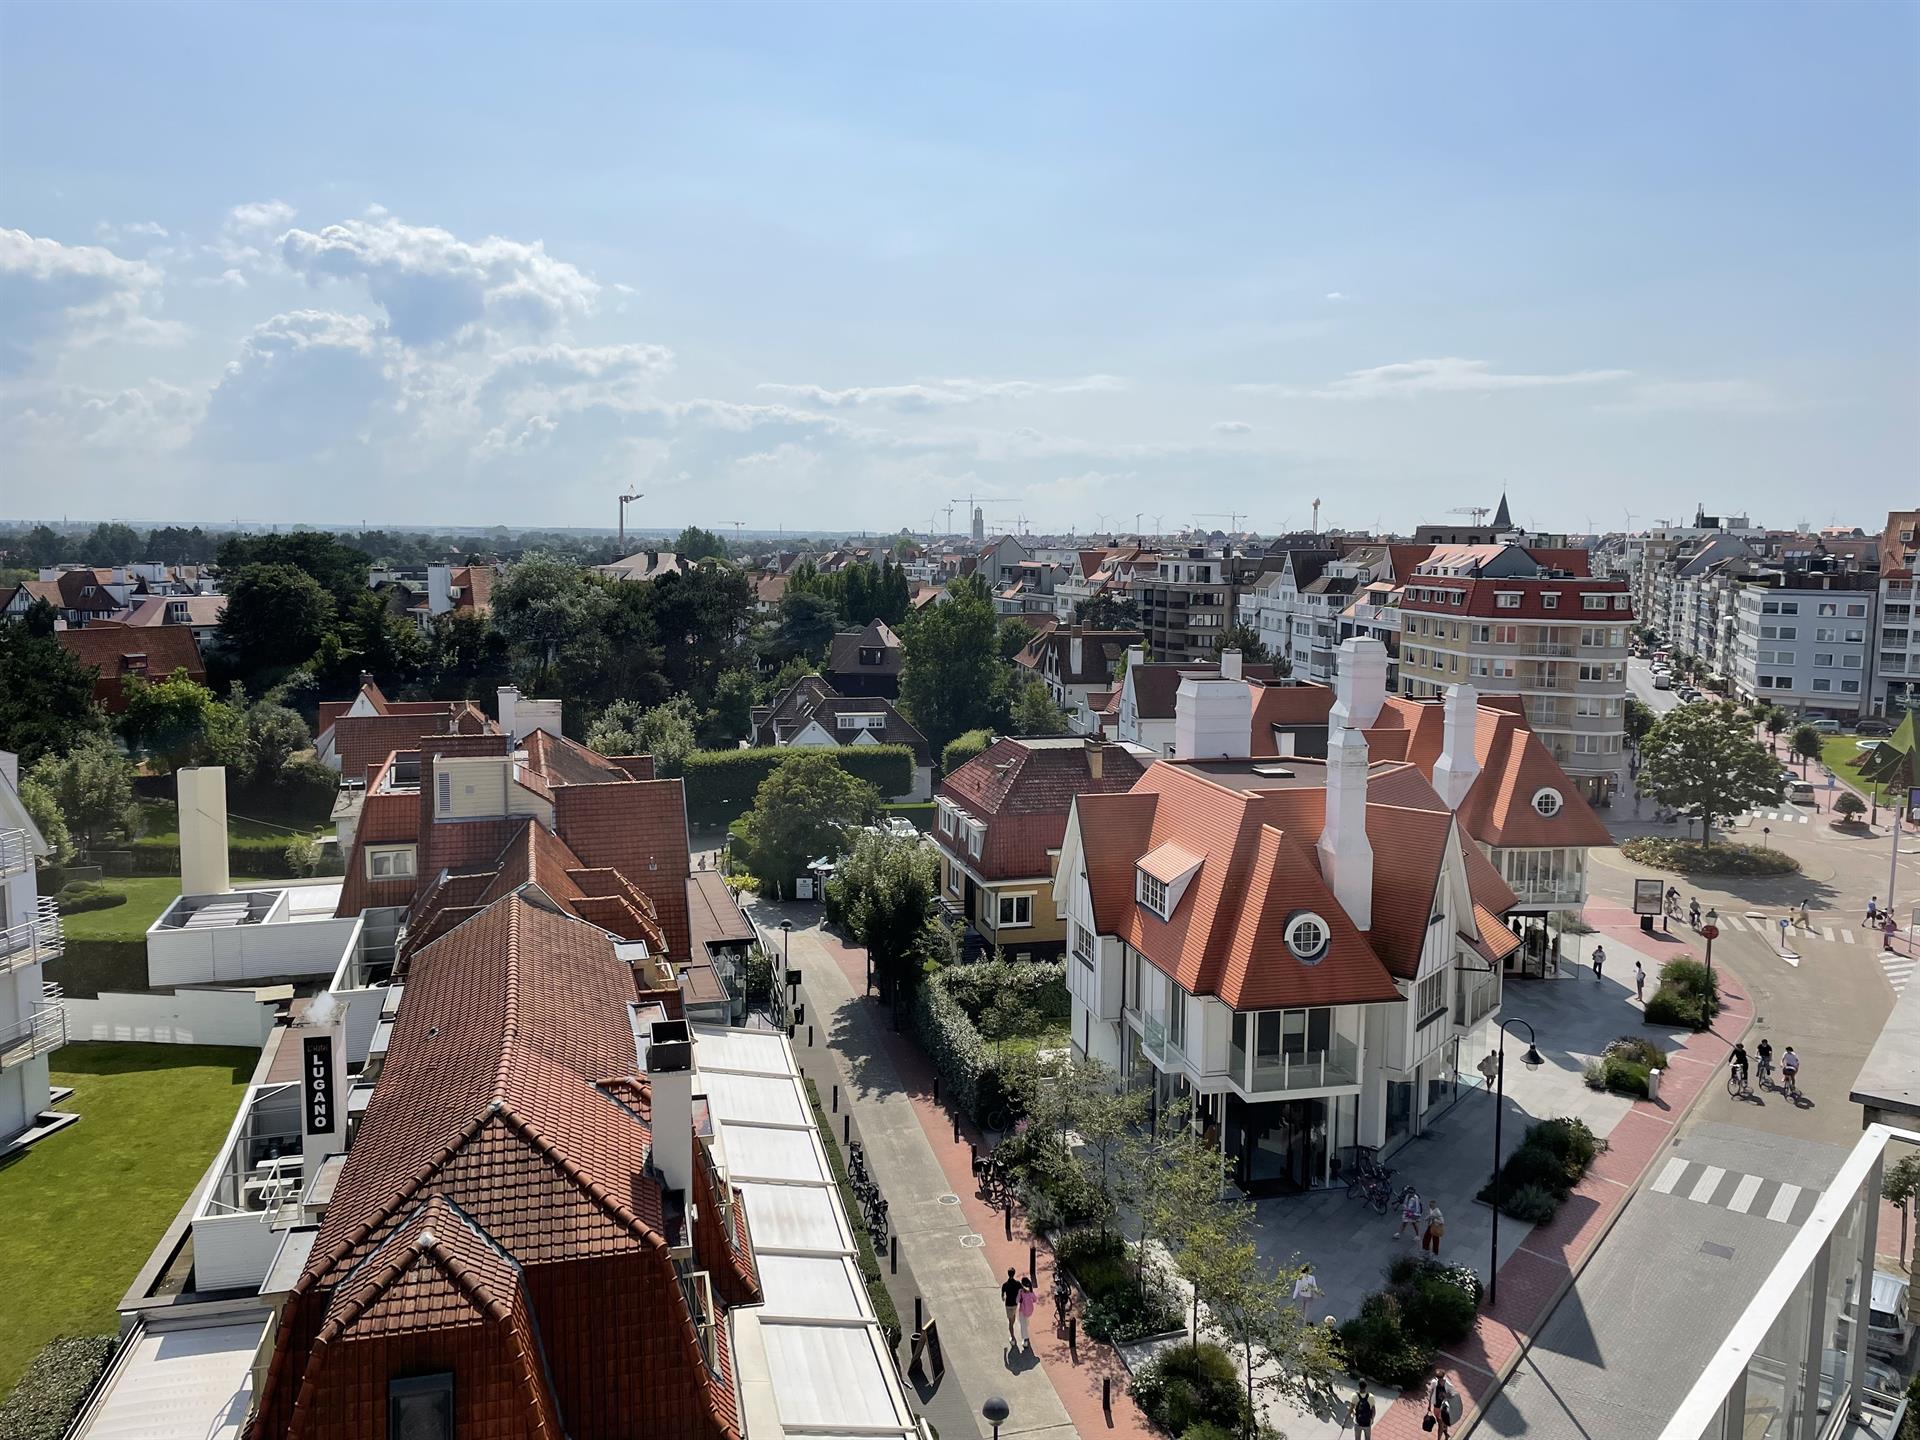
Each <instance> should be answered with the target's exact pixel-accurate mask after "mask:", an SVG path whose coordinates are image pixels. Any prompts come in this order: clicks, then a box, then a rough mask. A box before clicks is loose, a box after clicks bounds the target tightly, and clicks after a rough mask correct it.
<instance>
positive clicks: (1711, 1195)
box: [1651, 1155, 1820, 1225]
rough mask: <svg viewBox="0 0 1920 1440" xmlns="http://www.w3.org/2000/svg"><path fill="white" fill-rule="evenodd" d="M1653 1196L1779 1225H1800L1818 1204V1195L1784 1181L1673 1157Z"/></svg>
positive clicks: (1656, 1181) (1817, 1192)
mask: <svg viewBox="0 0 1920 1440" xmlns="http://www.w3.org/2000/svg"><path fill="white" fill-rule="evenodd" d="M1651 1188H1652V1190H1653V1193H1654V1194H1656V1195H1672V1196H1675V1197H1676V1198H1678V1199H1681V1200H1691V1201H1692V1202H1693V1203H1694V1204H1696V1205H1711V1206H1713V1207H1714V1208H1715V1209H1719V1210H1730V1211H1732V1212H1733V1213H1734V1214H1735V1215H1754V1216H1758V1217H1759V1218H1761V1219H1763V1220H1771V1221H1773V1222H1775V1223H1776V1224H1780V1225H1803V1224H1805V1223H1806V1221H1807V1219H1808V1217H1809V1216H1811V1215H1812V1214H1813V1207H1814V1206H1815V1205H1817V1204H1819V1203H1820V1192H1819V1191H1818V1190H1813V1189H1808V1188H1806V1187H1804V1186H1800V1185H1792V1184H1789V1183H1788V1182H1786V1181H1785V1180H1769V1179H1767V1178H1766V1177H1765V1176H1763V1175H1747V1174H1743V1173H1742V1172H1740V1171H1738V1170H1728V1169H1725V1168H1724V1167H1722V1166H1719V1165H1708V1164H1706V1163H1704V1162H1703V1161H1699V1160H1688V1159H1685V1158H1683V1157H1682V1156H1679V1155H1675V1156H1673V1157H1672V1158H1670V1159H1669V1160H1668V1161H1667V1163H1666V1165H1665V1167H1664V1168H1662V1170H1661V1171H1660V1174H1659V1175H1658V1177H1656V1178H1655V1180H1654V1182H1653V1185H1652V1187H1651Z"/></svg>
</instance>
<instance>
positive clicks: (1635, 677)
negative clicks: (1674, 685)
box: [1627, 660, 1680, 714]
mask: <svg viewBox="0 0 1920 1440" xmlns="http://www.w3.org/2000/svg"><path fill="white" fill-rule="evenodd" d="M1627 693H1628V694H1629V695H1631V696H1633V698H1634V699H1636V700H1638V701H1640V702H1641V703H1642V704H1643V705H1650V706H1652V707H1653V710H1654V712H1655V713H1656V714H1664V713H1665V712H1666V711H1668V710H1671V709H1673V707H1674V706H1676V705H1678V704H1679V703H1680V697H1679V695H1678V694H1676V693H1675V692H1674V691H1672V690H1656V689H1654V688H1653V666H1652V665H1651V664H1649V663H1648V662H1647V661H1645V660H1629V661H1627Z"/></svg>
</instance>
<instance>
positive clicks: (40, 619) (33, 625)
mask: <svg viewBox="0 0 1920 1440" xmlns="http://www.w3.org/2000/svg"><path fill="white" fill-rule="evenodd" d="M20 623H21V624H22V625H24V626H26V627H27V633H28V634H29V635H39V636H42V637H45V636H48V635H51V634H53V632H54V631H56V630H58V629H59V628H60V612H59V611H57V610H55V609H54V608H53V606H51V605H49V604H48V603H47V602H46V601H45V600H35V601H34V602H33V603H32V604H30V605H28V606H27V608H26V612H25V613H24V614H22V615H21V617H20Z"/></svg>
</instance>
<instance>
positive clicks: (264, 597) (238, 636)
mask: <svg viewBox="0 0 1920 1440" xmlns="http://www.w3.org/2000/svg"><path fill="white" fill-rule="evenodd" d="M368 593H369V594H371V592H368ZM373 598H374V600H375V602H376V603H379V597H378V596H374V597H373ZM333 615H334V605H333V598H332V597H331V596H330V595H328V594H327V592H326V590H325V589H324V588H322V586H321V585H320V582H319V581H317V580H315V579H314V578H313V577H312V576H311V575H309V574H307V573H306V572H305V571H304V570H299V569H296V568H295V567H293V566H292V565H249V566H247V567H246V568H245V569H243V570H240V571H238V572H237V573H235V574H234V575H232V576H230V577H229V578H228V581H227V603H226V605H225V606H224V607H223V608H222V609H221V611H220V640H221V644H222V645H223V646H224V647H225V648H226V649H227V651H228V652H229V653H230V654H231V655H232V656H233V657H234V659H235V660H237V661H238V662H239V663H240V664H241V665H242V666H243V667H244V668H245V669H247V670H249V671H259V670H270V669H274V668H276V667H280V666H290V665H304V664H305V663H306V662H307V661H308V660H310V659H312V658H313V652H314V651H315V650H317V649H319V648H320V641H321V639H322V637H324V636H325V635H326V633H327V630H328V627H330V626H331V625H332V624H333Z"/></svg>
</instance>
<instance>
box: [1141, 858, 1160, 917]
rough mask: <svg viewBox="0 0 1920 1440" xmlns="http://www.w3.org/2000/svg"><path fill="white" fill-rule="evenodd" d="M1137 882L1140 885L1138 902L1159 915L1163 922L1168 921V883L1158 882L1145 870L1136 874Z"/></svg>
mask: <svg viewBox="0 0 1920 1440" xmlns="http://www.w3.org/2000/svg"><path fill="white" fill-rule="evenodd" d="M1136 880H1137V884H1138V888H1137V891H1136V898H1138V900H1139V901H1140V903H1141V904H1142V905H1144V906H1146V907H1147V909H1149V910H1151V911H1152V912H1153V913H1154V914H1156V915H1158V916H1159V917H1160V918H1161V919H1162V920H1164V919H1166V918H1167V883H1166V881H1164V880H1156V879H1155V878H1154V877H1153V876H1151V875H1149V874H1148V873H1147V872H1146V871H1144V870H1141V871H1138V872H1136Z"/></svg>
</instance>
